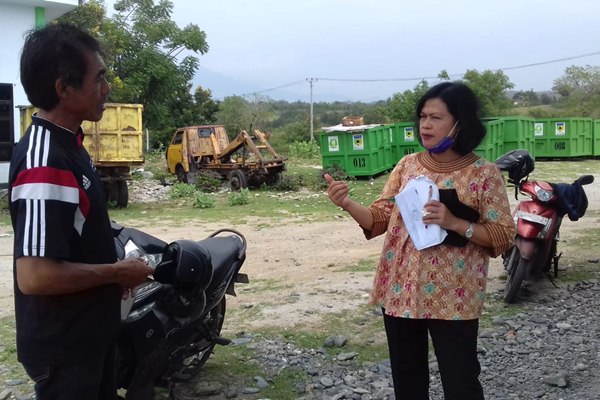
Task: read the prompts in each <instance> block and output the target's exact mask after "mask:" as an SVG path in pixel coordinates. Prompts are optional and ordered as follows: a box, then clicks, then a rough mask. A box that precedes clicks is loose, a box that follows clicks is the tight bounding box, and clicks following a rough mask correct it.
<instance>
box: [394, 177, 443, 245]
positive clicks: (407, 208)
mask: <svg viewBox="0 0 600 400" xmlns="http://www.w3.org/2000/svg"><path fill="white" fill-rule="evenodd" d="M395 199H396V205H397V206H398V209H399V210H400V214H401V215H402V219H403V221H404V225H405V226H406V229H407V230H408V234H409V235H410V238H411V239H412V241H413V243H414V245H415V247H416V249H417V250H422V249H426V248H428V247H432V246H435V245H438V244H440V243H442V242H443V241H444V239H445V238H446V236H447V235H448V233H447V232H446V230H445V229H444V228H442V227H441V226H439V225H437V224H427V225H425V224H424V223H423V206H424V205H425V203H427V202H428V201H429V200H430V199H431V200H439V199H440V192H439V190H438V188H437V185H436V184H435V182H433V181H432V180H431V179H429V178H427V177H425V176H423V175H421V176H418V177H416V178H414V179H411V180H410V181H409V182H408V183H407V185H406V187H405V188H404V189H403V190H402V191H401V192H400V193H398V194H397V195H396V196H395Z"/></svg>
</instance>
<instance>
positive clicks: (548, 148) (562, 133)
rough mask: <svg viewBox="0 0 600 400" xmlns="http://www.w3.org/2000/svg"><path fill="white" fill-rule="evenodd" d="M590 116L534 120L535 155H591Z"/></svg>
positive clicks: (571, 156)
mask: <svg viewBox="0 0 600 400" xmlns="http://www.w3.org/2000/svg"><path fill="white" fill-rule="evenodd" d="M592 122H593V120H592V119H591V118H548V119H536V120H535V129H534V132H535V133H534V135H535V156H536V157H540V158H558V159H560V158H580V157H589V156H591V155H592V136H593V132H592V130H593V124H592Z"/></svg>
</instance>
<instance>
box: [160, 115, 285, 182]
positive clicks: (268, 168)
mask: <svg viewBox="0 0 600 400" xmlns="http://www.w3.org/2000/svg"><path fill="white" fill-rule="evenodd" d="M269 137H270V134H269V133H268V132H266V131H265V132H263V131H260V130H258V129H254V130H252V134H250V133H248V132H246V131H245V130H243V131H241V132H240V133H239V134H238V135H237V136H236V137H235V138H234V139H232V140H231V141H230V140H229V136H228V135H227V131H226V130H225V127H224V126H223V125H198V126H187V127H183V128H179V129H177V131H176V132H175V134H174V135H173V139H172V140H171V143H170V144H169V147H168V148H167V152H166V158H167V168H168V171H169V173H171V174H175V175H176V176H177V179H178V180H179V181H180V182H185V183H195V181H196V175H197V174H198V173H199V172H200V171H213V172H216V173H218V174H219V175H220V176H221V178H222V179H223V180H227V181H228V182H229V186H230V188H231V190H233V191H239V190H241V189H244V188H247V187H258V186H260V185H262V184H263V183H266V184H267V185H273V184H275V183H277V182H278V181H279V180H280V179H281V177H282V173H283V171H285V163H284V160H283V158H282V157H280V156H279V155H278V154H277V152H275V150H274V149H273V147H271V145H270V144H269V142H268V138H269Z"/></svg>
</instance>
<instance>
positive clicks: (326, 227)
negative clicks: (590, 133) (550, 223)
mask: <svg viewBox="0 0 600 400" xmlns="http://www.w3.org/2000/svg"><path fill="white" fill-rule="evenodd" d="M586 192H587V193H588V198H589V208H588V215H586V216H585V217H583V218H582V219H581V220H579V221H577V222H571V221H569V220H568V219H566V218H565V220H564V222H563V226H562V228H561V239H562V242H561V243H560V245H559V247H560V249H559V251H562V252H563V258H562V260H561V264H564V265H568V264H569V262H570V261H569V260H572V259H574V258H575V256H576V255H577V254H578V250H577V240H572V239H573V238H576V237H577V231H580V230H582V229H591V228H595V227H596V226H597V224H598V222H599V219H600V218H599V214H598V213H597V211H598V210H599V207H600V182H598V181H597V182H595V183H593V184H592V185H590V186H588V187H586ZM118 222H120V223H124V224H127V221H118ZM261 225H264V224H261ZM134 226H136V227H138V228H141V229H143V230H145V231H147V232H148V233H150V234H152V235H155V236H157V237H159V238H161V239H163V240H165V241H167V242H168V241H171V240H175V239H183V238H185V239H198V240H199V239H201V238H204V237H206V236H207V235H208V234H210V233H211V232H213V231H214V230H216V229H217V228H222V227H223V226H222V225H216V224H204V223H202V222H201V221H196V222H194V223H193V224H192V223H191V224H189V225H186V226H181V225H179V224H176V223H168V221H167V222H165V223H164V224H162V225H161V226H156V225H147V226H145V225H140V224H139V223H135V225H134ZM258 226H259V224H258V223H252V222H250V223H246V224H243V225H239V226H227V227H230V228H234V229H237V230H239V231H240V232H241V233H242V234H244V235H245V237H246V238H247V240H248V252H247V261H246V263H245V265H244V267H243V272H245V273H247V274H248V275H249V277H250V279H251V283H250V285H239V286H238V294H239V296H238V297H237V298H231V299H229V303H228V307H229V308H230V309H231V308H233V309H235V308H239V307H246V308H249V307H251V306H256V305H260V313H259V316H258V317H257V318H256V319H255V320H254V321H251V322H248V324H249V325H251V326H257V325H278V326H291V325H293V324H295V323H298V322H311V321H313V320H314V321H316V320H318V319H319V318H322V316H323V315H322V314H323V313H328V312H337V311H340V310H342V309H349V308H354V307H356V306H357V305H358V304H364V303H365V302H366V301H367V297H368V291H369V289H370V286H371V279H372V276H373V271H370V270H369V268H368V266H367V267H366V268H365V267H361V268H358V270H357V271H353V270H352V269H351V268H350V267H351V266H353V265H357V264H358V263H359V262H360V261H361V260H371V261H372V264H373V263H374V260H376V258H377V257H378V255H379V251H380V249H381V246H382V243H383V237H379V238H376V239H374V240H371V241H366V240H365V239H364V236H363V234H362V231H361V230H360V229H359V227H358V226H357V224H356V223H355V222H354V221H353V220H351V219H350V218H348V216H347V215H346V214H344V213H342V212H341V211H340V212H339V218H337V219H336V220H335V221H326V222H310V223H305V222H302V221H299V220H288V221H284V222H278V223H277V224H276V225H275V224H274V225H273V226H271V227H258ZM12 244H13V235H12V231H11V229H10V227H0V310H1V311H0V315H2V316H5V315H10V314H12V313H13V301H12V291H13V288H12ZM502 274H503V269H502V266H501V262H500V259H494V260H492V262H491V266H490V274H489V276H490V281H489V290H498V289H499V288H501V287H502V284H503V282H502V281H500V280H499V279H498V277H499V276H501V275H502ZM299 310H301V312H299ZM249 327H250V326H249Z"/></svg>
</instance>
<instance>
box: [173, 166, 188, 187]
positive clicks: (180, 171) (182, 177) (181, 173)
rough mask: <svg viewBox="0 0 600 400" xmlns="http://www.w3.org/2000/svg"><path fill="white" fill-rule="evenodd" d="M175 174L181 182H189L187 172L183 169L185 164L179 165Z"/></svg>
mask: <svg viewBox="0 0 600 400" xmlns="http://www.w3.org/2000/svg"><path fill="white" fill-rule="evenodd" d="M175 175H177V180H178V181H179V182H182V183H188V182H187V174H186V173H185V170H184V169H183V165H178V166H177V168H175Z"/></svg>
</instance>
